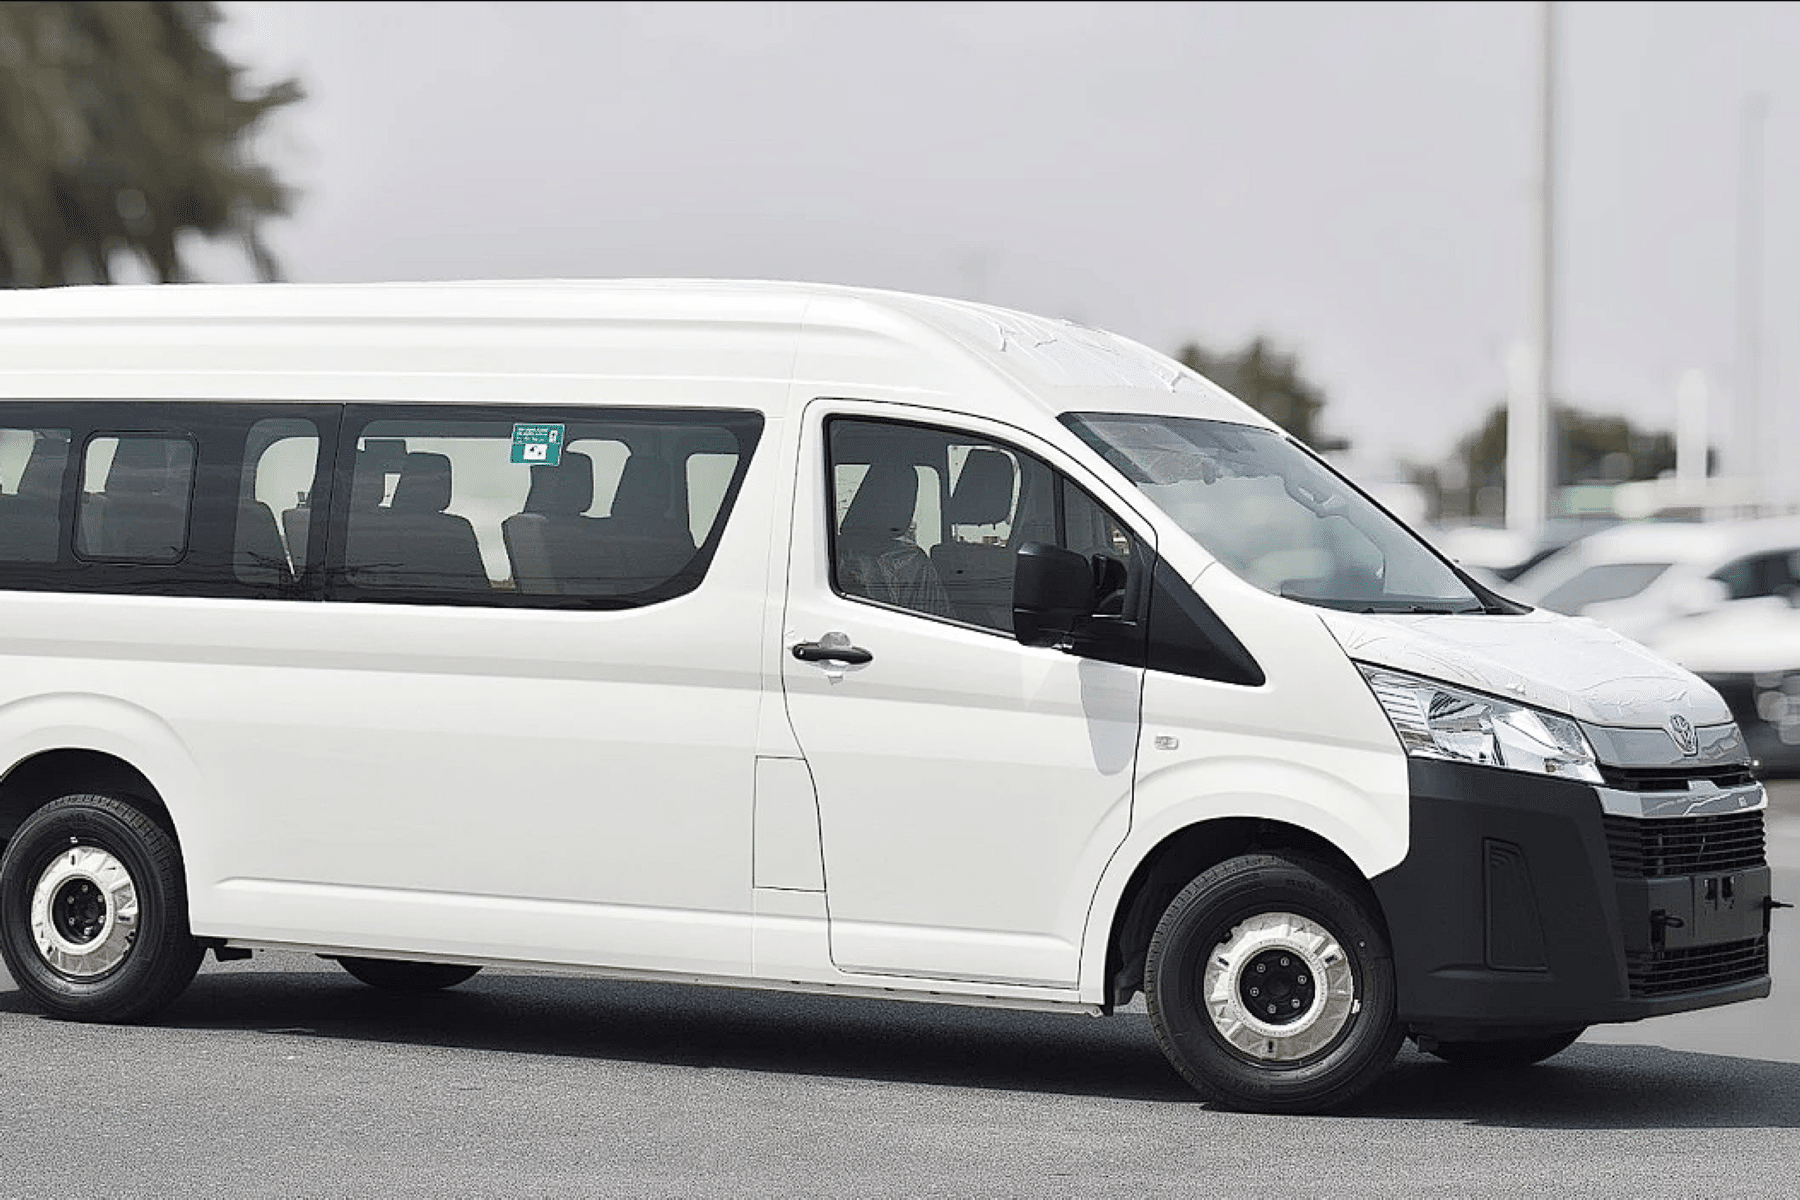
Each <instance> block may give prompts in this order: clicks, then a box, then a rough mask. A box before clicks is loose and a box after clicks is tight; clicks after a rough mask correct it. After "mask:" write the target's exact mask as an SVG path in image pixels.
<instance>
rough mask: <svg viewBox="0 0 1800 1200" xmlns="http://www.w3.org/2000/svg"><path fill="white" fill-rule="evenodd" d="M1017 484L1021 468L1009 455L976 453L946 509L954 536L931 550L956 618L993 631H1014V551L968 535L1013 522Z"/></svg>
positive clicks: (986, 450)
mask: <svg viewBox="0 0 1800 1200" xmlns="http://www.w3.org/2000/svg"><path fill="white" fill-rule="evenodd" d="M1017 483H1018V469H1017V468H1016V467H1015V466H1014V465H1013V460H1012V459H1011V458H1010V457H1008V456H1007V455H1006V454H1004V453H1002V452H1001V451H999V450H994V449H991V448H988V447H985V446H978V447H976V448H974V449H972V450H970V451H969V454H968V457H967V458H966V459H964V460H963V467H962V472H961V473H960V474H959V475H957V477H956V486H955V487H954V488H953V489H952V490H951V492H950V501H949V503H948V504H947V505H946V506H945V509H944V524H945V527H946V530H947V532H948V535H949V536H947V537H946V538H945V539H944V540H943V541H941V542H939V543H938V544H937V545H936V546H933V547H932V548H931V562H932V565H933V566H934V567H936V568H937V573H938V577H939V579H941V580H942V581H943V584H944V590H945V591H946V592H948V593H949V596H950V602H951V603H952V604H953V605H954V606H955V607H956V615H957V616H959V617H961V618H962V619H963V620H965V621H969V622H972V623H974V624H976V625H984V626H987V627H988V628H990V629H1011V628H1012V577H1013V549H1012V547H1010V546H1007V545H1002V544H999V543H988V542H983V541H980V540H978V539H976V538H974V537H972V536H969V535H968V531H969V528H970V527H972V526H982V525H998V524H1001V523H1003V522H1007V521H1010V520H1011V519H1012V515H1013V494H1014V491H1015V489H1016V486H1017Z"/></svg>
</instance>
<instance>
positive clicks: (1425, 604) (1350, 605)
mask: <svg viewBox="0 0 1800 1200" xmlns="http://www.w3.org/2000/svg"><path fill="white" fill-rule="evenodd" d="M1281 596H1282V599H1284V600H1298V601H1300V603H1302V604H1313V605H1317V606H1318V607H1320V608H1335V609H1338V610H1339V611H1341V612H1353V613H1367V614H1372V615H1381V614H1384V613H1402V614H1406V615H1413V614H1429V615H1431V616H1440V617H1456V616H1467V615H1469V614H1470V613H1478V612H1483V611H1485V609H1484V608H1483V606H1482V605H1481V604H1480V603H1478V602H1477V603H1459V602H1456V601H1450V600H1438V601H1431V600H1371V599H1367V598H1358V599H1354V600H1351V599H1346V598H1343V597H1338V596H1309V595H1307V594H1306V593H1304V592H1296V591H1293V590H1292V589H1290V588H1282V589H1281Z"/></svg>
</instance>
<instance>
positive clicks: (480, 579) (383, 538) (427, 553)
mask: <svg viewBox="0 0 1800 1200" xmlns="http://www.w3.org/2000/svg"><path fill="white" fill-rule="evenodd" d="M377 465H378V464H375V463H364V462H363V461H362V460H361V457H360V456H359V458H358V462H357V472H356V476H355V478H354V480H353V481H352V486H351V502H350V533H349V540H348V544H347V546H346V554H345V564H344V565H345V570H346V573H347V574H348V576H349V578H350V581H351V582H352V583H354V584H357V585H358V586H361V587H380V588H394V589H407V590H429V591H475V592H481V591H486V590H488V589H489V588H490V587H491V586H492V585H491V584H490V583H489V582H488V575H487V569H486V568H485V567H484V566H483V565H482V561H481V544H480V542H479V541H478V540H477V539H476V537H475V527H474V526H472V525H470V524H469V522H468V520H467V519H466V518H463V517H459V516H456V515H455V514H454V513H448V512H445V511H444V510H445V509H446V508H448V507H449V506H450V497H451V481H450V458H449V456H448V455H444V454H430V453H426V452H422V451H413V452H410V453H408V454H407V455H406V457H405V458H404V459H403V460H402V462H401V467H400V482H399V483H397V484H396V485H395V486H394V498H393V500H392V502H391V503H390V504H389V505H388V507H386V508H382V507H379V504H380V498H381V492H382V490H384V484H385V480H384V475H383V473H382V472H381V471H379V470H375V469H369V468H374V467H376V466H377ZM371 502H373V503H371Z"/></svg>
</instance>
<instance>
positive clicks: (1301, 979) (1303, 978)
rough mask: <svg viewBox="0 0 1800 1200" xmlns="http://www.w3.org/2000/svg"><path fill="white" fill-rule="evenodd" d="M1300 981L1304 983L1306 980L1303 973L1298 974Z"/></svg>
mask: <svg viewBox="0 0 1800 1200" xmlns="http://www.w3.org/2000/svg"><path fill="white" fill-rule="evenodd" d="M1300 982H1301V983H1305V982H1306V976H1304V975H1302V976H1300Z"/></svg>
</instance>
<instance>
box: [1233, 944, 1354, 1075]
mask: <svg viewBox="0 0 1800 1200" xmlns="http://www.w3.org/2000/svg"><path fill="white" fill-rule="evenodd" d="M1271 963H1282V964H1284V967H1283V970H1284V971H1286V972H1289V973H1290V974H1289V978H1290V979H1300V980H1301V984H1300V985H1299V987H1298V988H1295V989H1293V990H1291V991H1289V992H1285V993H1284V994H1283V995H1282V996H1280V997H1279V998H1278V999H1273V1000H1272V1002H1273V1003H1275V1004H1278V1005H1280V1006H1282V1007H1281V1011H1280V1012H1279V1013H1278V1014H1277V1019H1270V1017H1269V1012H1268V1009H1267V1007H1265V1006H1264V1005H1263V1004H1262V1003H1261V1001H1262V999H1263V997H1261V996H1254V997H1253V996H1251V995H1250V994H1249V993H1250V992H1251V990H1252V989H1253V988H1256V987H1257V984H1258V980H1257V978H1256V976H1255V972H1256V970H1257V967H1258V966H1259V965H1261V966H1264V967H1267V966H1269V965H1270V964H1271ZM1201 986H1202V989H1203V993H1202V994H1203V995H1204V996H1205V1003H1206V1014H1207V1016H1208V1017H1210V1018H1211V1020H1212V1023H1213V1028H1214V1029H1215V1030H1217V1031H1218V1033H1219V1036H1220V1037H1222V1038H1224V1039H1225V1041H1226V1042H1227V1043H1228V1044H1229V1045H1231V1046H1233V1047H1235V1048H1236V1049H1237V1050H1239V1051H1240V1052H1242V1053H1243V1054H1245V1055H1247V1056H1248V1057H1250V1058H1253V1059H1256V1060H1258V1061H1261V1062H1293V1061H1294V1060H1296V1059H1301V1058H1305V1057H1307V1056H1308V1055H1310V1054H1315V1053H1317V1052H1318V1051H1319V1050H1321V1049H1323V1048H1324V1047H1326V1046H1328V1045H1330V1044H1331V1042H1332V1040H1333V1039H1334V1038H1336V1037H1337V1036H1338V1034H1340V1033H1342V1032H1343V1030H1344V1027H1345V1026H1346V1025H1348V1024H1349V1023H1350V1018H1351V1017H1352V1016H1353V1015H1354V1014H1355V1013H1356V1012H1357V1011H1358V1010H1359V1009H1360V1008H1361V1007H1362V1005H1361V1002H1360V1001H1359V1000H1358V999H1357V996H1356V979H1355V976H1354V975H1353V974H1352V973H1351V971H1350V960H1349V956H1348V955H1346V954H1345V953H1344V948H1343V947H1342V946H1340V945H1338V941H1337V939H1336V938H1335V937H1333V936H1332V935H1331V933H1330V931H1328V930H1327V929H1326V928H1325V927H1324V926H1322V925H1320V924H1319V923H1318V922H1316V921H1312V920H1309V919H1308V918H1306V917H1302V916H1298V915H1297V914H1295V913H1287V912H1272V913H1259V914H1258V915H1256V916H1254V917H1249V918H1246V919H1245V920H1243V921H1240V922H1239V923H1238V924H1237V925H1236V926H1234V927H1233V928H1232V930H1231V933H1230V934H1229V935H1228V936H1227V937H1226V938H1225V940H1224V941H1222V942H1220V943H1219V944H1218V945H1217V946H1215V947H1214V948H1213V952H1212V954H1211V956H1210V957H1208V959H1207V960H1206V972H1205V975H1204V977H1203V979H1202V982H1201ZM1252 1005H1256V1008H1257V1009H1259V1010H1261V1011H1256V1010H1253V1009H1252V1007H1251V1006H1252ZM1289 1005H1291V1006H1292V1007H1287V1006H1289Z"/></svg>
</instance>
